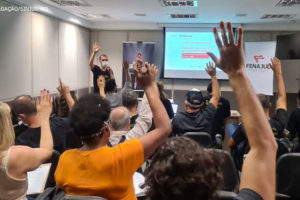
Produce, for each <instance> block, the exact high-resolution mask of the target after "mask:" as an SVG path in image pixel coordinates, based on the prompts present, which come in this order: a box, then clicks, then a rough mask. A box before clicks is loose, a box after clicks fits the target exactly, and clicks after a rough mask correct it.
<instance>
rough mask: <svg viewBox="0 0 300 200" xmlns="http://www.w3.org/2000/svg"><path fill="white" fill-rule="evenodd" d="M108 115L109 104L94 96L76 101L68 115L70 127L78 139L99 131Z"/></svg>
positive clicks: (87, 96) (90, 95)
mask: <svg viewBox="0 0 300 200" xmlns="http://www.w3.org/2000/svg"><path fill="white" fill-rule="evenodd" d="M109 114H110V104H109V102H108V101H107V100H106V99H104V98H102V97H100V96H99V95H95V94H87V95H85V96H83V97H81V98H79V99H78V101H76V103H75V105H74V107H73V109H72V110H71V113H70V126H71V128H72V129H73V132H74V133H75V134H76V135H78V136H79V137H89V136H91V135H93V134H95V133H97V132H99V131H100V130H101V128H102V127H103V126H104V123H105V121H107V120H108V117H109Z"/></svg>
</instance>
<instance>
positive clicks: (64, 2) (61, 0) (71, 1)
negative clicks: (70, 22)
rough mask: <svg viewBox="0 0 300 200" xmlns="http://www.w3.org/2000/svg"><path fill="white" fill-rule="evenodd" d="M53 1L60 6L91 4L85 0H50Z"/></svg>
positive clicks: (85, 5) (84, 5)
mask: <svg viewBox="0 0 300 200" xmlns="http://www.w3.org/2000/svg"><path fill="white" fill-rule="evenodd" d="M48 1H50V2H52V3H55V4H57V5H59V6H72V7H87V6H91V5H90V4H88V3H86V2H85V1H84V0H48Z"/></svg>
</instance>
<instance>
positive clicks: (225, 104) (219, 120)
mask: <svg viewBox="0 0 300 200" xmlns="http://www.w3.org/2000/svg"><path fill="white" fill-rule="evenodd" d="M211 98H212V95H209V96H207V97H206V98H205V99H206V100H205V101H206V105H208V104H209V101H210V99H211ZM228 117H230V103H229V101H228V100H227V99H225V98H223V97H220V100H219V103H218V108H217V111H216V114H215V116H214V118H213V120H212V122H211V130H210V133H211V134H212V135H216V134H221V135H222V136H223V137H224V135H225V119H226V118H228Z"/></svg>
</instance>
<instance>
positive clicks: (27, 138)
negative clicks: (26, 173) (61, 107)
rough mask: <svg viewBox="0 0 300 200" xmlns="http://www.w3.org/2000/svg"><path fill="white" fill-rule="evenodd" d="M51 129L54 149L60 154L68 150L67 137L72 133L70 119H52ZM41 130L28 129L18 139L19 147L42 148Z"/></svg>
mask: <svg viewBox="0 0 300 200" xmlns="http://www.w3.org/2000/svg"><path fill="white" fill-rule="evenodd" d="M50 129H51V133H52V137H53V148H54V149H55V150H57V151H59V152H60V153H62V152H64V151H65V150H66V136H67V134H71V133H72V129H71V127H70V126H69V120H68V118H61V117H51V118H50ZM40 139H41V128H40V127H38V128H27V129H26V130H25V131H23V132H22V133H20V134H19V136H18V137H17V138H16V144H17V145H25V146H29V147H31V148H38V147H39V146H40Z"/></svg>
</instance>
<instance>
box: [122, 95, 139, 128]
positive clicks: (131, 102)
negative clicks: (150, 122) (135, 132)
mask: <svg viewBox="0 0 300 200" xmlns="http://www.w3.org/2000/svg"><path fill="white" fill-rule="evenodd" d="M138 103H139V101H138V96H137V94H136V92H134V91H133V90H126V91H125V92H124V93H123V94H122V104H123V106H124V107H126V108H127V109H128V110H129V112H130V128H133V126H134V124H135V120H136V119H137V117H138V111H137V108H138Z"/></svg>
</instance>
